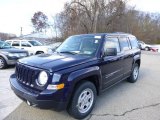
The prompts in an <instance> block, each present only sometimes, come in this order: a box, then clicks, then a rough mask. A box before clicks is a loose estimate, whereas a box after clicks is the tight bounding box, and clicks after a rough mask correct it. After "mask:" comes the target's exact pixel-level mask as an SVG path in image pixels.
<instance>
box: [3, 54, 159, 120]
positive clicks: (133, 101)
mask: <svg viewBox="0 0 160 120" xmlns="http://www.w3.org/2000/svg"><path fill="white" fill-rule="evenodd" d="M13 72H14V68H13V67H11V68H8V69H5V70H0V81H1V84H0V120H1V119H4V120H74V119H73V118H72V117H70V116H69V115H68V114H67V112H66V111H62V112H56V111H54V110H43V109H39V108H34V107H30V106H28V105H27V104H26V103H24V102H22V101H21V100H19V98H17V97H16V96H15V95H14V93H13V92H12V91H11V89H10V86H9V81H8V79H9V76H10V75H11V74H12V73H13ZM97 119H98V120H160V53H153V52H142V63H141V68H140V76H139V79H138V81H137V82H136V83H134V84H133V83H128V82H126V81H123V82H121V83H119V84H117V85H116V86H114V87H112V88H110V89H109V90H107V91H106V92H105V93H103V94H102V95H100V96H98V99H97V102H96V105H95V108H94V109H93V111H92V113H91V114H90V115H89V116H88V117H87V118H86V120H97Z"/></svg>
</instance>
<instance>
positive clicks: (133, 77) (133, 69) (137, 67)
mask: <svg viewBox="0 0 160 120" xmlns="http://www.w3.org/2000/svg"><path fill="white" fill-rule="evenodd" d="M136 69H137V76H135V73H134V72H135V70H136ZM138 76H139V65H138V64H137V63H135V64H134V65H133V68H132V73H131V76H130V77H129V78H128V82H130V83H135V82H136V81H137V80H138Z"/></svg>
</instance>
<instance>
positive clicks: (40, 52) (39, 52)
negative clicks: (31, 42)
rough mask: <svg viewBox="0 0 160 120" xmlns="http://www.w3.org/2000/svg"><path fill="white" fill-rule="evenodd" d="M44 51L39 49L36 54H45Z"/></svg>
mask: <svg viewBox="0 0 160 120" xmlns="http://www.w3.org/2000/svg"><path fill="white" fill-rule="evenodd" d="M43 53H44V52H42V51H38V52H36V55H39V54H43Z"/></svg>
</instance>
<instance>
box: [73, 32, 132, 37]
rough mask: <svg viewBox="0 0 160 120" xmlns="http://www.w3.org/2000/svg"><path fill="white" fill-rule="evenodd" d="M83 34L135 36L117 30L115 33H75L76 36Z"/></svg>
mask: <svg viewBox="0 0 160 120" xmlns="http://www.w3.org/2000/svg"><path fill="white" fill-rule="evenodd" d="M81 35H86V36H90V35H91V36H93V35H94V36H109V37H110V36H117V37H118V36H130V37H135V36H134V35H132V34H129V33H124V32H115V33H91V34H80V35H74V36H81Z"/></svg>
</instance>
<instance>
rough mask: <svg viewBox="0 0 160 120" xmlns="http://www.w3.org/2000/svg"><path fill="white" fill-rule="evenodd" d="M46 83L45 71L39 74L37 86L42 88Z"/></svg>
mask: <svg viewBox="0 0 160 120" xmlns="http://www.w3.org/2000/svg"><path fill="white" fill-rule="evenodd" d="M47 81H48V75H47V73H46V72H45V71H42V72H40V74H39V76H38V80H37V82H38V85H40V86H44V85H45V84H46V83H47Z"/></svg>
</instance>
